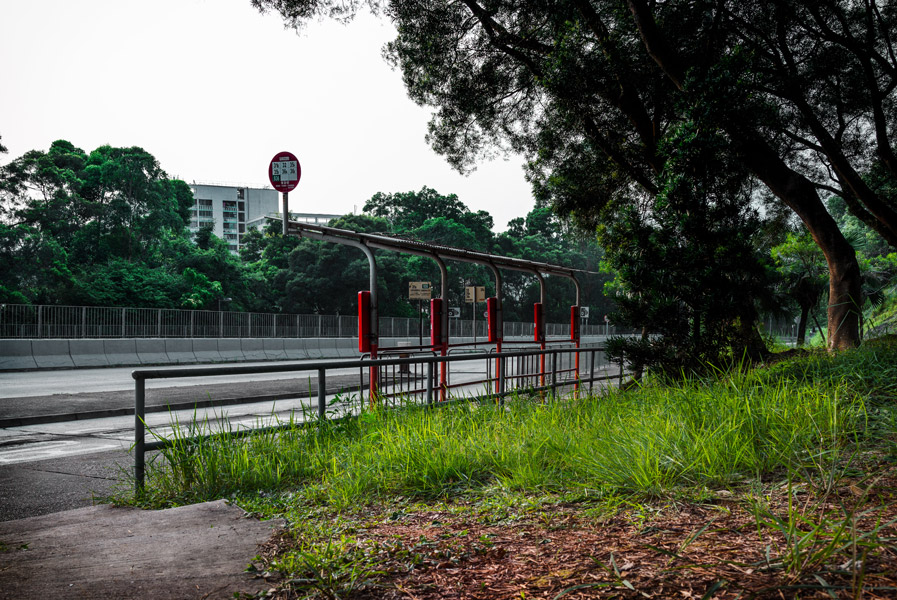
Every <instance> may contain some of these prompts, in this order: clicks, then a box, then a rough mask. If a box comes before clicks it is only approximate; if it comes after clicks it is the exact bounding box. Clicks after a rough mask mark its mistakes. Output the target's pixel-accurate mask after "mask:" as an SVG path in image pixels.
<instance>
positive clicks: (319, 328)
mask: <svg viewBox="0 0 897 600" xmlns="http://www.w3.org/2000/svg"><path fill="white" fill-rule="evenodd" d="M322 318H323V316H322V315H321V313H318V337H321V319H322Z"/></svg>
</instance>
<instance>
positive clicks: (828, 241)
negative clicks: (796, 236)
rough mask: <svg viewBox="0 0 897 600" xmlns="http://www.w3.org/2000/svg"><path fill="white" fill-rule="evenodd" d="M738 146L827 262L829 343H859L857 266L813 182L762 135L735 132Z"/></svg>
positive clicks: (846, 345)
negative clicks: (793, 214)
mask: <svg viewBox="0 0 897 600" xmlns="http://www.w3.org/2000/svg"><path fill="white" fill-rule="evenodd" d="M739 133H741V135H739V138H740V140H739V143H738V144H737V148H738V150H739V152H740V154H741V155H742V156H743V157H744V159H745V164H746V166H747V167H748V168H749V169H750V170H751V171H752V172H753V173H754V174H755V175H756V176H757V177H758V178H759V179H760V180H761V181H763V183H765V184H766V186H767V187H768V188H769V189H770V191H772V193H773V194H775V195H776V196H777V197H778V198H779V199H780V200H782V202H784V203H785V204H786V205H788V207H789V208H791V209H792V210H793V211H794V212H795V213H797V216H799V217H800V219H801V220H802V221H803V222H804V225H806V227H807V230H808V231H809V232H810V235H812V236H813V240H814V241H815V242H816V245H818V246H819V249H820V250H822V254H823V255H824V256H825V261H826V263H827V264H828V271H829V304H828V336H827V339H828V348H829V350H843V349H846V348H853V347H856V346H858V345H859V344H860V328H859V325H860V308H859V307H860V302H861V300H862V288H861V283H862V282H861V280H860V266H859V264H858V263H857V258H856V251H855V250H854V249H853V246H851V245H850V244H849V243H848V242H847V240H846V239H845V238H844V235H843V234H842V233H841V230H840V229H838V224H837V223H836V222H835V220H834V219H833V218H832V216H831V215H830V214H829V213H828V211H827V210H826V209H825V205H824V204H823V203H822V200H821V199H820V198H819V193H818V192H817V191H816V187H815V186H814V185H813V183H812V182H811V181H810V180H809V179H807V178H806V177H804V176H803V175H801V174H800V173H797V172H796V171H794V170H793V169H791V168H790V167H789V166H788V165H787V164H786V163H785V161H784V160H783V159H782V158H781V157H780V156H779V155H778V153H777V152H775V151H774V150H773V149H772V148H771V147H770V146H769V145H768V144H767V143H766V142H765V141H764V140H762V139H760V138H759V137H755V136H751V135H750V134H748V135H744V133H743V132H739Z"/></svg>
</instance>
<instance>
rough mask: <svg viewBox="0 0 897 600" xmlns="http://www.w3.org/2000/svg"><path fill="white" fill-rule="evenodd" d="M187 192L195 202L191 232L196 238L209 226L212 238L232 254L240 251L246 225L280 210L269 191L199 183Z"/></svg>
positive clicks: (278, 195)
mask: <svg viewBox="0 0 897 600" xmlns="http://www.w3.org/2000/svg"><path fill="white" fill-rule="evenodd" d="M190 188H191V189H192V190H193V198H194V204H193V208H191V209H190V231H191V232H192V233H194V234H195V233H196V232H197V231H199V228H200V227H202V226H203V225H206V224H212V226H213V231H214V232H215V235H217V236H218V237H220V238H221V239H223V240H224V241H226V242H227V247H228V249H229V250H230V251H231V252H233V253H234V254H236V253H237V252H239V250H240V246H241V245H242V238H243V234H244V233H245V232H246V230H247V228H246V224H247V223H248V222H250V221H254V220H257V219H259V218H263V217H264V216H266V215H269V214H272V213H277V212H278V211H279V210H280V194H278V193H277V191H276V190H273V189H270V188H268V189H258V188H250V187H239V186H232V185H213V184H199V183H194V184H192V185H191V186H190Z"/></svg>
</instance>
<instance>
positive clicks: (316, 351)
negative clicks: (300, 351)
mask: <svg viewBox="0 0 897 600" xmlns="http://www.w3.org/2000/svg"><path fill="white" fill-rule="evenodd" d="M305 352H306V354H308V357H309V358H310V359H312V360H319V359H322V358H324V353H323V352H322V351H321V340H320V338H305Z"/></svg>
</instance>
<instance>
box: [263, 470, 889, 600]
mask: <svg viewBox="0 0 897 600" xmlns="http://www.w3.org/2000/svg"><path fill="white" fill-rule="evenodd" d="M788 495H789V492H788V490H787V488H780V489H778V490H773V491H772V492H770V493H769V494H768V495H767V496H766V499H765V500H766V502H767V503H768V504H767V506H768V507H769V508H770V511H771V513H772V514H775V515H778V516H780V517H784V518H786V520H787V514H788V500H787V498H788ZM791 495H792V498H793V499H794V500H793V502H794V505H793V507H794V509H795V510H794V511H793V512H792V514H801V515H802V516H803V518H804V519H806V520H805V521H803V522H799V523H797V522H796V524H797V527H796V529H795V530H794V532H795V533H796V535H793V536H791V540H792V543H791V544H788V543H786V536H785V535H784V531H781V530H778V531H777V530H776V528H775V527H769V526H765V525H764V526H759V527H758V519H757V517H755V515H754V514H753V513H752V512H751V510H749V508H748V506H749V503H748V502H747V501H746V499H745V498H744V497H741V498H736V497H734V495H733V494H731V493H728V492H719V493H718V494H717V495H716V497H712V498H710V499H709V500H708V501H706V502H702V503H694V502H688V503H684V502H674V501H667V502H663V503H656V504H655V505H651V504H650V503H649V504H638V505H635V504H634V505H633V506H632V507H630V508H626V507H623V508H622V509H621V510H619V511H617V512H616V513H615V514H613V515H612V516H602V515H600V514H595V513H593V512H592V511H590V510H589V509H588V508H586V507H584V506H583V505H558V506H553V507H545V508H544V510H541V511H537V512H536V513H531V514H528V515H526V516H524V517H522V518H519V517H511V518H510V519H503V520H499V521H497V522H490V518H489V517H485V518H484V517H477V516H476V515H475V514H471V513H470V512H469V511H466V512H465V511H460V513H459V511H453V510H441V511H440V510H433V511H427V510H423V511H414V512H409V513H407V514H406V513H403V512H398V513H392V514H388V513H382V512H376V511H375V512H373V513H370V514H367V515H359V516H358V517H357V519H356V520H357V522H358V529H357V531H355V533H354V535H355V537H356V538H357V545H358V547H359V549H362V550H363V551H365V552H367V553H368V555H372V556H374V560H375V561H376V562H378V563H379V564H378V566H377V567H376V570H380V571H382V573H381V574H379V575H375V576H373V577H372V581H371V582H370V583H369V584H368V585H366V586H363V587H362V588H361V589H359V590H356V591H354V592H353V593H351V594H348V595H344V596H342V597H349V598H365V599H374V598H377V599H396V600H398V599H400V598H401V599H410V600H437V599H439V600H443V599H448V598H471V599H478V600H486V599H499V598H500V599H511V598H514V599H527V598H546V599H559V598H568V599H570V600H573V599H576V598H685V599H691V598H694V599H707V600H710V599H717V600H723V599H735V598H867V599H878V598H881V599H884V598H897V523H895V519H897V477H895V469H894V467H890V470H889V472H888V475H887V476H883V477H881V478H880V479H878V480H877V481H875V482H874V484H872V485H870V483H869V482H868V481H862V482H861V481H851V480H846V481H841V482H840V484H839V487H838V489H837V491H833V492H832V494H831V495H830V496H828V497H827V498H820V497H819V496H817V495H815V494H811V493H810V492H807V491H805V490H803V489H801V488H797V487H795V488H793V489H792V490H791ZM811 496H812V497H811ZM845 510H846V511H847V512H846V513H845ZM845 514H847V515H849V516H848V517H845ZM459 515H460V516H459ZM767 520H768V518H767ZM820 523H825V526H824V527H822V528H819V529H817V533H818V535H813V534H812V533H811V532H812V531H813V530H814V529H815V526H816V525H818V524H820ZM842 524H843V525H845V527H843V528H841V529H839V526H840V525H842ZM786 530H787V528H786ZM870 532H874V533H870ZM292 545H295V542H294V541H293V540H292V539H291V537H290V536H281V537H279V538H277V539H275V540H272V542H271V543H270V544H268V545H267V546H266V548H265V550H264V552H263V556H265V557H267V558H270V557H273V556H274V555H275V554H276V553H277V552H278V551H283V550H285V549H289V548H290V547H291V546H292ZM830 547H837V548H839V551H837V552H830V551H829V550H828V548H830ZM263 562H264V561H263ZM854 564H856V565H857V567H858V568H856V569H854V568H853V565H854ZM306 592H307V589H305V590H304V591H303V588H302V587H301V586H296V585H293V584H290V583H288V582H287V583H284V582H281V586H280V591H279V592H278V593H277V594H276V597H278V598H297V597H304V594H305V593H306Z"/></svg>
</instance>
